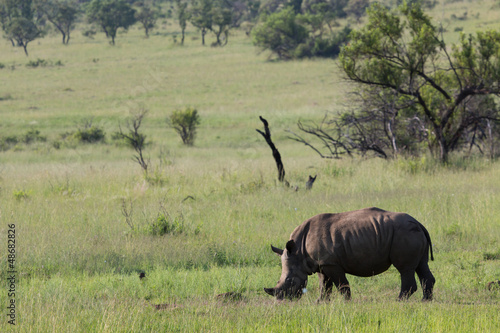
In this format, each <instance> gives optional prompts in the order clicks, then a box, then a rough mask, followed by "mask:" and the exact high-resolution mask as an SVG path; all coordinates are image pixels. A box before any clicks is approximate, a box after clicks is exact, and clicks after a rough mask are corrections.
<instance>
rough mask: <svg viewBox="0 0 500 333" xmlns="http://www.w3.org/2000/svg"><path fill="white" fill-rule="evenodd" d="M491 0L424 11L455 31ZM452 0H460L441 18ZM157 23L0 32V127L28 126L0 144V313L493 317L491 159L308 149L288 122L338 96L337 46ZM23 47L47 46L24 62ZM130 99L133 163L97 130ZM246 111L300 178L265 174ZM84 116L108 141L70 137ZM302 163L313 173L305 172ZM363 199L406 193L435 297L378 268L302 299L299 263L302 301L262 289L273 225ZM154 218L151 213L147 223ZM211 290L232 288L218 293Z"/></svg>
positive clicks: (496, 326)
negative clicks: (260, 40) (179, 127)
mask: <svg viewBox="0 0 500 333" xmlns="http://www.w3.org/2000/svg"><path fill="white" fill-rule="evenodd" d="M493 4H494V3H493V2H489V1H484V2H479V1H478V2H455V3H451V4H446V5H438V6H436V7H435V8H434V9H433V11H432V15H433V17H434V19H436V20H441V19H442V21H443V26H444V27H445V28H446V31H447V32H445V38H450V39H453V38H457V36H458V32H456V31H455V28H456V27H462V28H463V31H464V32H473V31H476V30H478V29H486V28H498V22H500V20H497V19H496V18H498V17H500V10H499V9H498V8H496V7H494V6H493ZM464 8H465V9H466V10H468V15H467V19H463V20H458V19H453V18H452V16H451V15H452V14H454V15H455V17H460V15H462V14H463V13H464ZM472 14H474V15H472ZM478 14H479V15H478ZM162 26H163V25H160V27H159V28H158V30H157V31H156V32H157V33H156V34H154V32H153V34H152V36H151V37H150V38H149V39H144V38H143V32H142V31H141V30H138V29H136V28H133V29H131V30H130V31H129V32H128V33H127V34H120V35H119V36H118V37H117V39H116V46H111V45H109V44H108V41H107V40H106V39H105V38H104V34H102V33H98V34H97V35H96V36H95V38H94V39H93V40H91V39H88V38H86V37H83V36H82V35H81V33H80V31H78V30H76V31H74V32H73V36H72V39H71V41H70V44H69V45H67V46H64V45H62V44H61V43H60V37H59V36H58V35H56V34H54V35H49V36H47V37H45V38H43V39H40V40H37V41H35V42H33V44H30V46H29V50H30V56H29V57H26V56H25V55H24V53H23V51H22V49H20V48H12V47H11V46H10V44H9V42H8V41H6V40H5V41H2V42H1V43H2V44H1V53H0V63H2V64H3V65H4V67H3V68H2V69H0V77H1V80H0V136H1V137H12V136H17V137H18V138H22V137H23V136H25V135H28V134H27V133H28V132H29V131H31V133H32V134H31V136H32V138H33V140H32V142H30V143H29V144H25V143H23V142H22V141H23V140H21V139H20V141H19V142H18V143H17V144H15V145H13V146H12V147H10V148H9V149H8V150H5V151H1V152H0V235H1V236H0V249H1V250H0V263H1V264H0V265H1V268H0V272H1V278H2V280H3V281H4V282H3V283H2V287H1V290H0V295H1V297H0V302H1V304H0V308H1V309H2V311H1V314H2V316H1V318H2V319H1V320H0V331H2V332H4V331H8V330H12V331H14V330H15V331H19V332H89V331H99V332H136V331H138V332H140V331H168V332H170V331H182V332H195V331H214V332H229V331H231V332H232V331H242V332H254V331H269V332H317V331H319V332H328V331H348V332H373V331H385V332H496V331H500V321H499V319H498V309H499V304H500V288H496V287H493V288H491V290H488V288H487V284H488V283H489V282H491V281H496V280H498V279H500V245H499V240H500V218H499V216H500V163H499V162H498V161H491V160H487V159H485V158H483V157H471V158H467V159H465V158H463V157H461V156H458V155H456V156H452V157H451V159H450V163H449V165H447V166H444V165H441V164H439V163H437V162H435V161H433V160H432V158H431V157H428V156H423V157H420V158H412V159H404V158H400V159H397V160H388V161H385V160H381V159H361V158H355V159H348V158H346V159H343V160H324V159H321V158H320V157H319V156H318V155H317V154H316V153H315V152H313V151H312V150H309V149H308V148H307V147H305V146H303V145H300V144H298V143H296V142H294V141H292V140H289V139H288V138H287V137H288V136H289V134H288V133H287V132H286V130H287V129H289V128H290V129H292V130H293V131H297V129H296V122H297V121H298V120H299V119H311V120H317V121H318V120H321V119H322V117H323V116H324V114H325V112H327V111H329V112H335V111H339V110H342V109H343V108H345V107H347V106H349V100H350V95H349V94H348V92H349V91H350V87H349V85H348V84H347V82H346V81H345V80H344V79H343V78H342V75H341V73H340V70H339V68H338V65H337V63H336V61H333V60H304V61H297V62H276V61H268V60H267V56H268V55H267V54H265V53H258V52H257V50H256V49H255V48H254V47H253V46H252V43H251V40H250V39H249V38H248V37H247V36H246V35H245V33H244V32H241V31H234V32H233V34H232V35H231V36H230V40H229V43H228V45H227V46H226V47H223V48H211V47H202V46H201V45H200V44H201V41H200V40H199V39H196V37H197V36H198V34H197V33H196V31H194V30H191V31H190V32H189V34H188V36H187V38H186V45H185V46H183V47H181V46H179V45H177V44H175V43H174V42H173V38H172V36H173V34H175V33H178V31H177V30H178V29H177V26H176V24H175V23H171V24H167V25H165V26H164V28H162ZM38 59H42V60H45V61H46V63H47V64H48V65H47V66H38V67H32V66H31V67H30V66H26V64H27V63H28V62H29V61H32V62H37V61H38ZM185 107H194V108H196V109H197V110H198V112H199V114H200V117H201V124H200V127H199V130H198V134H197V137H196V141H195V145H194V147H186V146H183V145H182V144H181V140H180V138H179V137H178V135H177V134H176V133H175V132H174V131H173V130H172V129H170V128H168V127H167V123H166V119H167V117H168V116H169V115H170V113H171V112H172V111H173V110H175V109H183V108H185ZM140 108H145V109H148V110H149V113H148V114H147V116H146V118H145V120H144V123H143V126H142V127H141V131H142V132H143V133H144V134H145V135H146V136H147V141H148V145H147V146H146V149H145V153H146V155H147V157H148V158H149V160H150V175H149V176H148V178H147V179H145V177H144V175H143V172H142V170H141V169H140V167H139V165H138V164H137V163H135V161H133V159H132V157H133V155H134V151H133V150H132V149H130V148H128V147H126V146H125V145H123V143H120V142H118V141H115V140H113V139H112V134H113V133H114V132H116V131H118V130H119V127H120V126H122V128H125V126H126V122H127V119H129V117H130V113H131V112H134V111H136V110H138V109H140ZM259 115H262V116H263V117H265V118H266V119H267V120H268V121H269V123H270V127H271V133H272V138H273V140H274V142H275V144H276V146H277V148H278V149H279V150H280V152H281V155H282V158H283V163H284V166H285V169H286V175H287V176H286V178H287V180H288V181H289V182H290V184H291V185H292V188H293V187H294V186H298V187H299V189H298V191H295V190H293V189H291V188H287V187H285V186H283V185H282V184H280V183H279V182H278V181H277V172H276V166H275V162H274V160H273V158H272V155H271V151H270V149H269V147H268V146H267V144H266V142H265V141H264V139H263V138H262V136H260V135H259V134H258V133H257V132H256V131H255V129H262V123H261V122H260V120H259V118H258V117H259ZM90 119H91V120H92V123H93V124H95V125H98V126H99V127H101V128H102V129H103V130H104V131H105V132H106V141H105V142H103V143H98V144H82V143H79V142H77V141H75V140H74V139H73V140H72V139H68V135H67V133H69V132H73V131H75V130H77V129H78V128H81V127H82V126H83V124H84V123H85V122H88V121H89V120H90ZM36 130H37V131H39V134H38V135H33V131H36ZM38 137H44V139H37V138H38ZM309 175H313V176H314V175H317V177H318V178H317V181H316V183H315V184H314V187H313V188H312V190H310V191H306V190H305V182H306V180H307V178H308V176H309ZM370 206H377V207H380V208H383V209H387V210H391V211H402V212H406V213H409V214H410V215H412V216H413V217H415V218H416V219H417V220H419V221H420V222H421V223H422V224H423V225H425V227H426V228H427V229H428V230H429V233H430V235H431V238H432V242H433V247H434V257H435V261H432V262H430V269H431V271H432V272H433V274H434V276H435V277H436V280H437V282H436V286H435V298H434V301H433V302H425V303H423V302H421V301H420V299H421V296H422V295H421V291H420V290H419V291H417V293H416V294H414V295H413V296H412V297H411V298H410V299H409V300H408V301H406V302H398V301H396V298H397V295H398V293H399V288H400V286H399V284H400V282H399V274H398V272H397V271H396V270H395V269H393V268H391V269H390V270H389V271H388V272H385V273H383V274H381V275H378V276H375V277H372V278H358V277H353V276H349V277H348V278H349V281H350V284H351V289H352V293H353V299H352V301H350V302H346V301H344V300H343V299H342V298H341V297H340V296H339V295H337V294H334V296H333V297H332V300H331V301H330V302H324V303H319V304H317V303H316V299H317V297H318V296H319V287H318V279H317V277H316V276H311V277H310V278H309V284H308V292H307V293H306V294H305V295H304V297H303V298H302V299H301V300H299V301H293V302H292V301H285V302H278V301H276V300H275V299H274V298H271V297H270V296H268V295H267V294H265V293H264V291H263V288H264V287H272V286H274V285H275V284H276V281H277V280H278V278H279V276H280V274H281V268H280V263H279V259H278V257H277V256H276V255H275V254H273V253H272V251H271V249H270V244H273V245H275V246H278V247H280V248H282V247H284V245H285V243H286V241H287V240H288V238H289V235H290V233H291V232H292V231H293V229H294V228H295V227H296V226H298V225H299V224H300V223H301V222H302V221H304V220H305V219H307V218H309V217H311V216H313V215H315V214H318V213H322V212H342V211H349V210H354V209H360V208H363V207H370ZM12 224H14V225H15V235H16V238H15V240H16V243H15V244H16V247H15V249H16V260H15V268H16V293H15V301H16V326H12V325H10V324H9V323H8V322H7V320H8V317H7V306H8V301H9V300H10V299H11V298H10V297H9V296H7V295H8V288H9V285H8V284H7V283H6V282H5V281H6V279H7V278H8V277H9V274H8V273H7V271H8V266H7V262H8V252H7V241H8V238H7V237H8V230H9V229H12V228H11V227H9V225H12ZM159 225H163V226H167V227H168V228H167V229H168V232H166V234H164V235H162V236H160V235H155V230H156V229H155V227H157V226H159ZM140 273H145V278H143V279H140V278H139V274H140ZM499 287H500V286H499ZM228 292H235V293H238V294H237V297H235V298H230V297H229V298H227V297H223V296H218V295H220V294H224V293H228Z"/></svg>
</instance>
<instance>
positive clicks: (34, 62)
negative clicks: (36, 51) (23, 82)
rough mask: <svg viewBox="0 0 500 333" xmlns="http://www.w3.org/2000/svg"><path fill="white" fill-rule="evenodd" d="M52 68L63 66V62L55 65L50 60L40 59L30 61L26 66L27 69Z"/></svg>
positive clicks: (58, 61) (59, 61) (57, 62)
mask: <svg viewBox="0 0 500 333" xmlns="http://www.w3.org/2000/svg"><path fill="white" fill-rule="evenodd" d="M51 66H63V63H62V61H61V60H57V61H56V62H55V63H53V62H52V61H50V60H45V59H40V58H38V59H37V60H30V61H28V63H27V64H26V67H31V68H36V67H51Z"/></svg>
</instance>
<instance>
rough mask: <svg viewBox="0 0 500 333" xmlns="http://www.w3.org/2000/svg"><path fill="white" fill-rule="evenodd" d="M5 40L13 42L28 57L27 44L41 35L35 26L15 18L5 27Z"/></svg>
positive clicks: (24, 19) (32, 23)
mask: <svg viewBox="0 0 500 333" xmlns="http://www.w3.org/2000/svg"><path fill="white" fill-rule="evenodd" d="M6 33H7V38H9V39H10V40H13V41H15V42H16V43H17V45H18V46H21V47H22V48H23V49H24V53H25V54H26V55H28V43H29V42H31V41H34V40H35V39H37V38H38V37H40V36H42V35H43V32H42V30H40V29H39V28H38V27H37V26H36V24H35V23H34V22H33V21H31V20H28V19H27V18H24V17H16V18H15V19H13V20H12V21H11V22H10V23H9V25H8V26H7V31H6Z"/></svg>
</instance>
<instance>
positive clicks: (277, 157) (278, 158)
mask: <svg viewBox="0 0 500 333" xmlns="http://www.w3.org/2000/svg"><path fill="white" fill-rule="evenodd" d="M259 119H260V120H261V121H262V123H263V124H264V132H262V131H261V130H258V129H256V131H257V132H259V133H260V134H261V135H262V136H263V137H264V139H265V140H266V142H267V144H268V145H269V147H270V148H271V150H272V152H273V157H274V160H275V161H276V167H277V168H278V180H279V181H280V182H286V180H285V167H284V166H283V162H282V161H281V154H280V152H279V151H278V149H277V148H276V146H275V145H274V143H273V141H272V140H271V131H270V130H269V123H268V122H267V120H266V119H264V118H262V116H259Z"/></svg>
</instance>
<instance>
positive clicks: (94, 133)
mask: <svg viewBox="0 0 500 333" xmlns="http://www.w3.org/2000/svg"><path fill="white" fill-rule="evenodd" d="M73 135H74V137H75V139H77V140H78V141H80V142H85V143H96V142H101V141H104V139H105V136H106V133H105V132H104V131H103V130H102V128H100V127H97V126H94V125H91V126H90V127H86V128H80V129H78V130H77V131H76V132H75V134H73Z"/></svg>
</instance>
